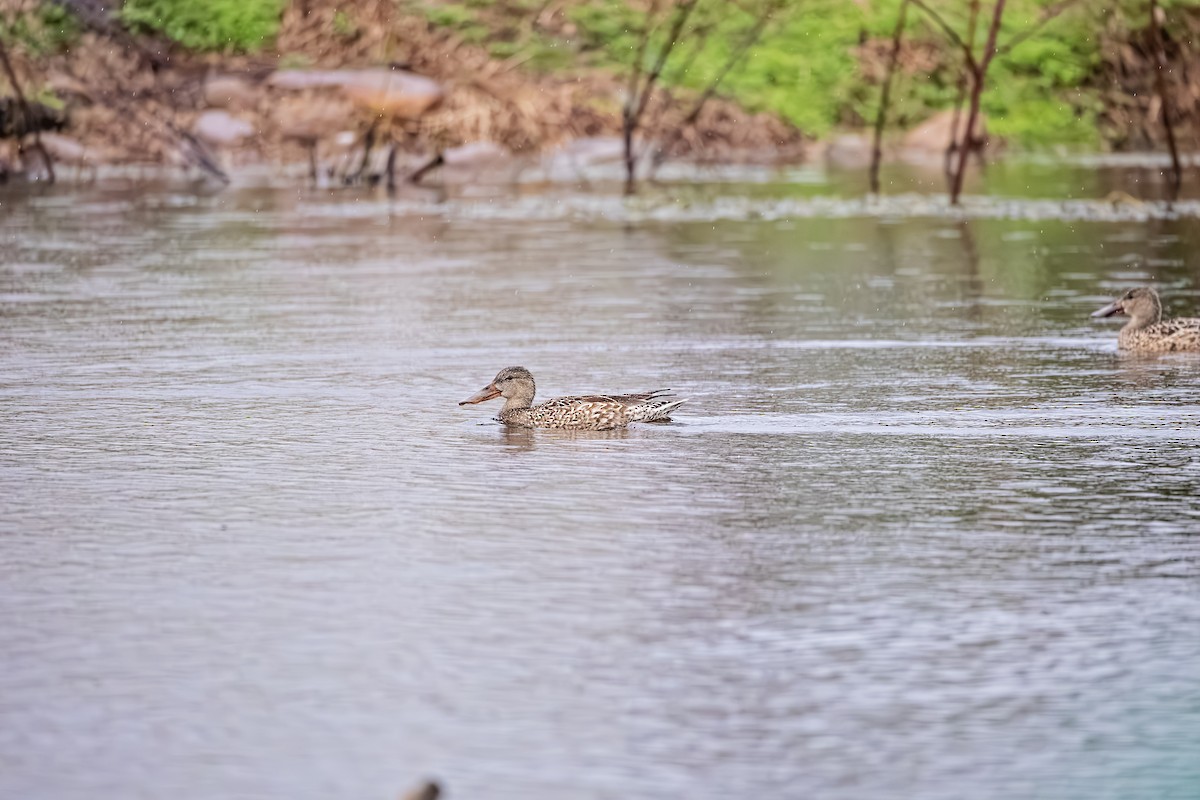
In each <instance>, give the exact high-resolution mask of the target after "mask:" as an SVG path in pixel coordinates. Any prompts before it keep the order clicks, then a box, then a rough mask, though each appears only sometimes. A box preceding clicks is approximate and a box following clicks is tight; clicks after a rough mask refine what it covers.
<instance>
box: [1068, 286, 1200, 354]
mask: <svg viewBox="0 0 1200 800" xmlns="http://www.w3.org/2000/svg"><path fill="white" fill-rule="evenodd" d="M1114 314H1122V315H1124V316H1127V317H1129V322H1127V323H1125V327H1123V328H1121V333H1120V335H1118V336H1117V346H1118V347H1120V348H1121V349H1122V350H1134V351H1137V352H1139V353H1171V352H1175V351H1181V350H1197V351H1200V318H1197V317H1176V318H1175V319H1163V318H1162V303H1161V302H1160V301H1159V299H1158V293H1157V292H1155V291H1154V290H1153V289H1147V288H1144V287H1142V288H1138V289H1130V290H1129V291H1127V292H1125V294H1123V295H1121V296H1120V297H1118V298H1117V299H1116V300H1114V301H1112V302H1111V303H1109V304H1108V305H1106V306H1105V307H1104V308H1102V309H1100V310H1099V311H1096V312H1094V313H1093V314H1092V316H1093V317H1111V316H1113V315H1114Z"/></svg>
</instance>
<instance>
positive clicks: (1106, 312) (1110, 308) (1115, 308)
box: [1092, 300, 1125, 317]
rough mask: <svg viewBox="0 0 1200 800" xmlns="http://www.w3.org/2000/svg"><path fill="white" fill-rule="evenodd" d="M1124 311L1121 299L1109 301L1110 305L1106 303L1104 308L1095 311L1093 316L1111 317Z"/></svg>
mask: <svg viewBox="0 0 1200 800" xmlns="http://www.w3.org/2000/svg"><path fill="white" fill-rule="evenodd" d="M1124 313H1125V307H1124V306H1123V305H1121V301H1120V300H1116V301H1114V302H1112V303H1109V304H1108V305H1106V306H1105V307H1104V308H1102V309H1100V310H1099V311H1093V312H1092V316H1093V317H1111V316H1112V315H1113V314H1124Z"/></svg>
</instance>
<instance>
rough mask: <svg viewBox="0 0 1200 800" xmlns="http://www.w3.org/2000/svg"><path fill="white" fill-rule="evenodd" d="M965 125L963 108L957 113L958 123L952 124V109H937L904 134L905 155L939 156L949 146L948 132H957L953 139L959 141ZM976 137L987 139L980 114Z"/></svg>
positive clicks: (976, 125)
mask: <svg viewBox="0 0 1200 800" xmlns="http://www.w3.org/2000/svg"><path fill="white" fill-rule="evenodd" d="M966 127H967V112H966V110H965V109H964V110H963V112H962V113H961V114H959V115H958V124H957V125H955V124H954V112H953V111H939V112H938V113H936V114H934V115H933V116H932V117H930V118H929V119H927V120H925V121H924V122H922V123H921V124H920V125H918V126H917V127H915V128H913V129H912V130H910V131H909V132H908V133H906V134H904V140H903V142H902V146H903V149H904V151H905V155H906V157H913V156H921V155H925V156H929V155H935V156H938V157H941V156H942V155H943V154H944V153H945V152H946V148H947V147H949V146H950V132H951V130H954V131H955V133H956V134H957V135H956V137H955V141H961V134H962V132H963V130H964V129H966ZM975 135H976V137H977V138H981V139H984V140H986V139H987V123H986V120H985V119H984V117H983V115H982V114H981V115H980V117H979V119H978V120H977V121H976V124H975Z"/></svg>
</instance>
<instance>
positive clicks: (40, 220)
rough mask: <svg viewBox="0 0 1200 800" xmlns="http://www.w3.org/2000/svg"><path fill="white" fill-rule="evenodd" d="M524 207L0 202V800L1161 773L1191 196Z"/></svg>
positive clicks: (1053, 793)
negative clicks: (959, 212) (432, 781)
mask: <svg viewBox="0 0 1200 800" xmlns="http://www.w3.org/2000/svg"><path fill="white" fill-rule="evenodd" d="M716 191H717V192H718V193H722V192H724V193H736V190H735V189H733V188H730V187H726V188H724V189H718V190H716ZM526 193H527V195H528V197H527V198H526V199H524V200H520V201H515V205H514V202H512V201H508V202H506V201H503V200H496V199H494V198H493V199H491V200H488V199H479V200H469V199H468V200H464V199H460V200H452V201H451V202H448V203H443V204H433V203H429V202H426V201H424V200H422V199H420V198H417V199H413V200H408V201H404V202H400V203H396V204H388V203H387V202H382V201H379V200H377V199H372V198H370V197H367V196H361V197H357V198H354V197H352V196H348V195H345V194H342V195H334V196H330V195H325V194H313V193H308V192H304V191H299V192H297V191H295V190H287V191H283V190H279V191H273V190H269V189H244V190H235V191H229V192H224V193H221V194H217V195H213V196H206V195H202V194H196V193H193V192H191V191H189V190H187V189H186V188H180V187H173V188H171V187H168V188H164V189H159V190H152V191H137V192H133V191H126V190H119V189H105V188H93V189H85V190H74V191H67V190H63V191H59V192H55V193H50V194H45V195H41V196H38V197H34V198H32V199H30V200H23V201H19V202H18V201H14V200H13V198H4V200H3V203H2V205H0V208H2V209H3V212H2V213H3V221H2V222H0V225H2V231H3V237H4V239H5V242H4V248H5V250H4V254H3V256H2V257H0V263H2V266H0V347H2V350H0V353H2V361H0V363H2V364H3V370H0V421H2V427H0V492H2V495H0V497H2V499H0V511H2V512H3V513H2V517H0V537H2V538H0V543H2V546H0V576H2V580H0V611H2V617H0V619H2V620H3V621H2V622H0V796H4V797H14V798H15V797H22V798H54V799H55V800H58V799H59V798H62V799H63V800H74V799H75V798H89V800H90V798H94V797H122V798H162V797H173V798H181V799H182V798H218V797H219V798H233V797H237V798H268V797H270V798H277V797H278V798H282V797H287V798H289V800H302V799H304V798H313V799H314V800H316V799H317V798H321V799H322V800H325V799H327V798H392V797H396V796H397V795H398V794H399V793H400V792H401V791H403V790H405V789H406V788H408V787H410V786H412V785H413V784H414V783H415V782H416V781H417V780H418V779H420V778H421V777H423V776H437V777H438V778H439V779H440V780H442V781H443V783H444V784H445V786H446V787H447V789H448V791H449V793H450V796H451V797H461V798H525V799H528V798H562V797H572V798H610V797H638V798H675V797H683V796H687V797H695V798H710V797H711V798H717V797H812V798H863V797H897V798H900V797H904V798H961V797H968V796H969V797H973V798H1030V797H1047V798H1080V799H1081V800H1082V799H1083V798H1087V799H1088V800H1096V799H1098V798H1131V797H1155V798H1192V797H1195V796H1197V794H1198V793H1200V758H1198V757H1197V753H1198V752H1200V677H1198V676H1200V669H1198V667H1200V636H1198V635H1197V632H1198V631H1200V591H1198V588H1197V587H1198V583H1197V579H1198V578H1200V538H1198V537H1197V532H1198V531H1200V503H1198V501H1197V494H1198V491H1200V456H1198V455H1197V453H1198V452H1200V450H1198V449H1197V445H1198V444H1200V404H1198V402H1197V391H1196V387H1197V379H1198V378H1200V356H1171V357H1161V358H1149V359H1147V358H1136V357H1129V356H1125V355H1121V354H1119V353H1118V352H1117V350H1116V347H1115V344H1116V336H1115V330H1114V326H1113V325H1111V324H1109V323H1095V322H1093V321H1091V320H1089V319H1088V318H1087V314H1088V312H1090V311H1091V310H1093V309H1094V308H1096V307H1098V306H1099V305H1101V304H1102V303H1103V302H1105V301H1106V299H1107V298H1108V297H1109V296H1111V295H1112V294H1113V293H1114V292H1115V291H1116V290H1117V289H1118V288H1122V287H1125V286H1126V285H1132V284H1139V283H1147V282H1151V281H1153V282H1154V283H1156V284H1157V285H1159V286H1160V287H1161V288H1162V289H1163V290H1164V293H1165V295H1166V299H1167V302H1168V305H1169V306H1170V307H1171V310H1172V311H1174V312H1176V313H1182V312H1192V313H1195V312H1197V311H1200V261H1197V260H1196V256H1195V253H1196V252H1198V251H1197V247H1196V245H1197V243H1198V242H1200V222H1197V221H1196V220H1195V219H1190V218H1186V217H1185V218H1181V219H1148V220H1142V221H1123V222H1121V221H1118V222H1085V221H1080V220H1077V219H1069V218H1065V219H1055V218H1041V219H1034V220H1027V219H1016V220H1014V219H1005V218H994V219H993V218H986V217H988V216H989V215H984V217H985V218H979V219H958V218H951V217H945V216H929V217H920V216H917V217H897V216H895V215H890V214H887V213H881V214H877V215H873V216H847V217H843V218H820V217H803V216H802V217H796V218H781V219H772V218H764V217H770V216H771V215H759V214H750V215H748V216H747V217H746V218H733V217H730V216H728V215H725V216H721V217H720V218H713V219H704V218H703V214H696V213H694V210H689V211H687V212H686V213H684V212H682V211H681V212H679V213H675V212H672V211H670V210H669V209H668V210H664V209H663V207H662V206H661V205H658V206H656V205H655V204H654V203H653V202H649V201H641V202H644V203H646V205H647V207H639V206H633V207H630V208H626V207H623V206H621V205H620V204H619V203H616V202H615V201H612V200H610V199H607V198H606V197H595V196H588V195H570V196H562V195H559V194H555V193H554V192H553V191H552V192H551V194H550V195H546V194H543V193H541V191H540V190H534V189H530V190H528V191H527V192H526ZM764 202H770V201H764ZM512 208H517V209H518V210H519V213H511V212H509V211H505V209H512ZM563 208H567V209H569V213H561V210H562V209H563ZM614 208H615V209H616V212H615V213H613V210H614ZM556 209H557V210H556ZM614 216H616V217H617V218H616V219H614V218H613V217H614ZM996 216H999V217H1003V216H1004V215H996ZM514 364H523V365H525V366H527V367H529V368H530V369H531V370H533V372H534V374H535V375H536V376H537V378H538V381H539V394H540V395H541V396H546V397H549V396H553V395H555V394H562V393H571V392H585V391H622V390H628V391H633V390H644V389H651V388H657V387H659V386H663V385H669V386H673V387H674V388H675V389H676V390H677V391H678V392H679V393H680V394H681V395H683V396H686V397H688V398H689V402H688V404H687V405H686V406H685V407H684V411H685V413H681V414H680V415H679V416H678V417H677V421H676V422H675V423H674V424H672V425H666V426H643V427H640V428H632V429H630V430H628V431H622V432H613V433H602V434H580V433H564V432H555V431H536V432H529V431H508V430H505V429H503V428H501V427H500V426H498V425H495V424H494V423H490V422H489V421H488V419H489V417H490V415H491V413H494V412H495V411H496V410H497V406H496V404H494V403H493V404H491V405H488V406H472V407H467V408H459V407H458V406H457V405H456V403H457V401H459V400H461V399H464V398H466V397H467V396H469V395H470V394H472V393H474V392H475V391H476V390H478V389H479V388H480V387H481V386H483V385H484V384H486V383H487V382H488V381H489V380H490V379H491V378H492V376H493V375H494V374H495V373H496V372H497V371H498V370H499V369H500V368H501V367H504V366H509V365H514Z"/></svg>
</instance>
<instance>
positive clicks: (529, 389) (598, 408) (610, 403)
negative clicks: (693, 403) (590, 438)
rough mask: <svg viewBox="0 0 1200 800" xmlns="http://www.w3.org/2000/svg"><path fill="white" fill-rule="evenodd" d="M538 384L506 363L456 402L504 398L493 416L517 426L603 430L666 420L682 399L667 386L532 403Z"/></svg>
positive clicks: (522, 369) (524, 371)
mask: <svg viewBox="0 0 1200 800" xmlns="http://www.w3.org/2000/svg"><path fill="white" fill-rule="evenodd" d="M535 391H537V386H536V385H535V384H534V382H533V375H532V374H531V373H530V372H529V370H527V369H525V368H524V367H506V368H505V369H502V370H500V372H499V374H498V375H496V378H495V380H493V381H492V382H491V383H489V384H488V385H487V386H485V387H483V388H482V389H481V390H479V392H478V393H477V394H475V395H473V396H472V397H468V398H467V399H466V400H463V401H462V402H461V403H459V405H460V406H465V405H467V404H468V403H470V404H475V403H482V402H484V401H485V400H491V399H492V398H494V397H503V398H504V401H505V402H504V408H502V409H500V413H499V414H497V415H496V419H497V420H499V421H500V422H503V423H504V424H505V425H512V426H514V427H518V428H559V429H562V430H578V431H606V430H611V429H613V428H623V427H625V426H626V425H628V424H629V423H631V422H669V421H670V419H671V417H670V414H671V412H672V411H674V410H675V409H677V408H679V406H680V405H682V404H683V402H684V401H683V400H669V399H666V398H667V397H668V396H669V392H670V389H657V390H655V391H653V392H641V393H639V394H613V395H581V396H579V397H556V398H554V399H553V400H547V401H546V402H544V403H538V404H537V405H536V406H535V405H533V395H534V392H535Z"/></svg>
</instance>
